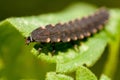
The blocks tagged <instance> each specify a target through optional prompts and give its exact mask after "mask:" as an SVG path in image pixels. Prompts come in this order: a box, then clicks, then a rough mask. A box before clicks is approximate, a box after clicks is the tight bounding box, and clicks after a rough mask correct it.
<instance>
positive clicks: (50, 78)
mask: <svg viewBox="0 0 120 80" xmlns="http://www.w3.org/2000/svg"><path fill="white" fill-rule="evenodd" d="M45 80H74V79H73V78H72V77H69V76H67V75H64V74H57V73H55V72H49V73H47V75H46V79H45Z"/></svg>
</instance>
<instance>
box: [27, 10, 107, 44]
mask: <svg viewBox="0 0 120 80" xmlns="http://www.w3.org/2000/svg"><path fill="white" fill-rule="evenodd" d="M108 18H109V12H108V11H107V10H106V9H105V8H100V9H99V10H98V11H96V12H95V13H94V14H92V15H90V16H87V17H83V18H82V19H75V20H74V21H69V22H67V23H64V24H61V23H58V24H56V25H54V26H53V25H47V26H45V27H44V28H42V27H39V28H37V29H35V30H33V31H32V33H31V35H30V36H29V37H27V38H26V44H29V43H31V42H40V43H49V42H51V43H57V42H60V41H61V42H69V41H71V40H78V39H83V38H85V37H89V36H90V35H91V34H94V33H96V32H97V31H99V30H101V29H102V28H103V26H104V24H105V23H106V22H107V21H108Z"/></svg>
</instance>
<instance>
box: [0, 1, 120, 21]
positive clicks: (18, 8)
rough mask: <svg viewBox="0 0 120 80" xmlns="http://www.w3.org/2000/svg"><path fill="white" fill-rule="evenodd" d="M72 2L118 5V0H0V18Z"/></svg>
mask: <svg viewBox="0 0 120 80" xmlns="http://www.w3.org/2000/svg"><path fill="white" fill-rule="evenodd" d="M74 2H87V3H90V4H93V5H96V6H106V7H120V0H0V20H3V19H5V18H8V17H11V16H30V15H37V14H43V13H49V12H56V11H60V10H62V9H64V8H65V7H67V6H68V5H69V4H71V3H74Z"/></svg>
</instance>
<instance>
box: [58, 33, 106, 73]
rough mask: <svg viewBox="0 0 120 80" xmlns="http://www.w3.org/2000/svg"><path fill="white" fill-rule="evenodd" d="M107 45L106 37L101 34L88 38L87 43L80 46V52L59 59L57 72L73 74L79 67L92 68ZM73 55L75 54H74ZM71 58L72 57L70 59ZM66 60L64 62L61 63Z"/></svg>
mask: <svg viewBox="0 0 120 80" xmlns="http://www.w3.org/2000/svg"><path fill="white" fill-rule="evenodd" d="M106 44H107V37H105V33H104V32H101V33H100V34H97V35H96V36H94V37H93V38H89V39H88V41H87V42H85V43H82V45H81V46H80V52H79V53H78V54H76V56H74V55H72V54H73V52H71V54H70V53H69V54H67V55H66V56H64V57H63V58H60V59H59V60H58V61H59V62H57V68H56V71H57V72H61V73H65V72H68V73H69V72H73V71H74V70H76V69H77V68H78V67H79V66H80V65H84V64H85V65H87V66H92V65H93V64H94V63H95V62H96V61H97V60H98V59H99V58H100V56H101V55H102V53H103V51H104V49H105V47H106ZM74 54H75V53H74ZM70 56H72V57H70ZM64 59H66V61H63V60H64Z"/></svg>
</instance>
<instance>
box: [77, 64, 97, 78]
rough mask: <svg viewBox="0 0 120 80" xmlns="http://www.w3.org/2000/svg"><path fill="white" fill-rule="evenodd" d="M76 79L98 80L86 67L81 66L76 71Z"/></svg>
mask: <svg viewBox="0 0 120 80" xmlns="http://www.w3.org/2000/svg"><path fill="white" fill-rule="evenodd" d="M76 80H98V79H97V78H96V76H95V75H94V74H93V73H92V72H91V71H90V70H89V69H87V68H86V67H83V66H80V67H79V68H78V69H77V71H76Z"/></svg>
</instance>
